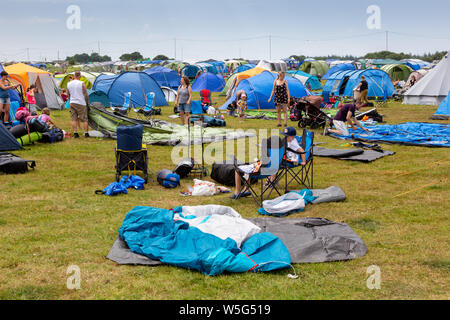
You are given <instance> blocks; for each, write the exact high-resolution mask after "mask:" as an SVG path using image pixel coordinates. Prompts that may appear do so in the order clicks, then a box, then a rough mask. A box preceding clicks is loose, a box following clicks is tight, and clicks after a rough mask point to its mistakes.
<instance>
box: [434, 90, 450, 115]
mask: <svg viewBox="0 0 450 320" xmlns="http://www.w3.org/2000/svg"><path fill="white" fill-rule="evenodd" d="M434 115H440V116H448V117H450V92H449V93H448V95H447V98H445V99H444V101H442V103H441V104H440V105H439V108H438V109H437V110H436V112H435V113H434Z"/></svg>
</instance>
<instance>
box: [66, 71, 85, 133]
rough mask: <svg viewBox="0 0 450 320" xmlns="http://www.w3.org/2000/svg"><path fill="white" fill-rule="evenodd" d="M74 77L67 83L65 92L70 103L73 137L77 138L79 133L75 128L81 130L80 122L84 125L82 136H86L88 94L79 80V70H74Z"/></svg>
mask: <svg viewBox="0 0 450 320" xmlns="http://www.w3.org/2000/svg"><path fill="white" fill-rule="evenodd" d="M74 77H75V79H74V80H72V81H70V82H69V83H68V84H67V92H68V96H69V104H70V118H71V120H72V130H73V137H74V138H79V137H80V135H79V134H78V132H77V129H80V130H81V125H80V122H82V123H83V126H84V137H85V138H88V137H89V133H88V129H89V125H88V110H87V108H88V105H89V96H88V93H87V89H86V85H85V84H84V82H83V81H81V80H80V79H81V73H80V71H76V72H75V75H74Z"/></svg>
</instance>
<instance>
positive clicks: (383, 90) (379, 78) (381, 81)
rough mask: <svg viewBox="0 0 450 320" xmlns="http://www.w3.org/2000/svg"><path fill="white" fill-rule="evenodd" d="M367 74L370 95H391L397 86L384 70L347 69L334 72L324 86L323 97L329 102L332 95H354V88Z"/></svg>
mask: <svg viewBox="0 0 450 320" xmlns="http://www.w3.org/2000/svg"><path fill="white" fill-rule="evenodd" d="M363 75H364V76H365V78H366V80H367V83H368V84H369V93H368V97H386V98H388V97H391V96H392V95H393V94H394V92H395V88H394V85H393V84H392V81H391V79H390V77H389V75H388V74H387V73H386V72H384V71H383V70H378V69H365V70H347V71H339V72H336V73H333V74H332V75H331V76H330V77H329V78H328V80H327V82H326V83H325V86H324V87H323V98H324V101H325V102H329V97H330V96H344V97H353V89H354V88H355V87H356V86H357V85H358V84H359V83H360V82H361V76H363Z"/></svg>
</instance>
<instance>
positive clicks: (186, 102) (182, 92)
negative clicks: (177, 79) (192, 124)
mask: <svg viewBox="0 0 450 320" xmlns="http://www.w3.org/2000/svg"><path fill="white" fill-rule="evenodd" d="M189 83H190V81H189V78H188V77H186V76H183V77H182V78H181V86H179V87H178V91H177V100H176V101H175V107H178V112H179V113H180V119H181V124H182V125H184V122H185V120H186V123H187V124H189V114H190V113H191V102H192V88H191V87H190V86H189Z"/></svg>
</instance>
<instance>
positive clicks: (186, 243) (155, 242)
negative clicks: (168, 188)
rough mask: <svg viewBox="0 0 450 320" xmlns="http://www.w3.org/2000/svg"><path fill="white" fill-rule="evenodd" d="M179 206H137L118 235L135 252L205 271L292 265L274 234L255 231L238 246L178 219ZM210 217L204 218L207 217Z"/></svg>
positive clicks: (230, 240)
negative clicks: (165, 207)
mask: <svg viewBox="0 0 450 320" xmlns="http://www.w3.org/2000/svg"><path fill="white" fill-rule="evenodd" d="M180 210H182V207H178V208H175V209H171V210H167V209H161V208H154V207H143V206H139V207H135V208H133V209H132V210H131V211H130V212H129V213H128V214H127V216H126V217H125V220H124V222H123V224H122V226H121V227H120V229H119V236H120V238H121V239H122V240H124V241H125V242H126V243H127V245H128V247H129V248H130V250H131V251H132V252H134V253H137V254H141V255H145V256H147V257H149V258H150V259H153V260H159V261H161V262H162V263H167V264H170V265H174V266H178V267H182V268H186V269H194V270H198V271H200V272H202V273H204V274H206V275H218V274H221V273H223V272H246V271H271V270H275V269H281V268H286V267H289V265H290V263H291V258H290V254H289V251H288V249H287V248H286V246H285V245H284V244H283V242H282V241H281V240H280V239H279V238H278V237H276V236H274V235H273V234H271V233H268V232H263V233H256V234H253V235H252V236H251V237H250V238H248V240H246V241H245V242H244V243H243V244H242V246H241V248H240V249H239V248H238V246H237V243H236V241H235V240H233V239H231V238H229V237H227V238H226V239H222V238H219V237H218V236H216V235H214V234H212V233H208V232H203V231H202V230H200V229H199V228H197V227H193V226H190V225H189V223H188V222H186V221H184V220H182V219H175V214H180ZM208 217H211V216H208ZM208 217H206V219H203V218H201V219H203V221H208ZM184 218H185V219H193V217H192V216H186V217H184ZM194 218H195V217H194Z"/></svg>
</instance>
